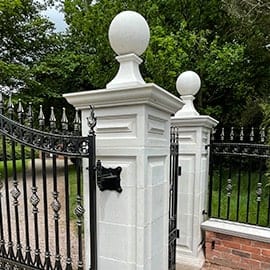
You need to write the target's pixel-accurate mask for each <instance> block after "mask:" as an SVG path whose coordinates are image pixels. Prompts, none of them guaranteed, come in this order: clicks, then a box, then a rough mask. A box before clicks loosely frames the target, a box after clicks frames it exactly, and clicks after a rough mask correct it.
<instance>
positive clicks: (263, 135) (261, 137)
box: [260, 128, 266, 143]
mask: <svg viewBox="0 0 270 270" xmlns="http://www.w3.org/2000/svg"><path fill="white" fill-rule="evenodd" d="M265 137H266V136H265V128H262V129H261V130H260V139H261V143H264V142H265Z"/></svg>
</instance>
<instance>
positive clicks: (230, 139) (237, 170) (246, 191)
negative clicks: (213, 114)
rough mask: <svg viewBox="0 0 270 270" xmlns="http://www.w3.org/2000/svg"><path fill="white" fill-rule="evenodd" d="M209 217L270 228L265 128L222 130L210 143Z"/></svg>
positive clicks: (269, 148)
mask: <svg viewBox="0 0 270 270" xmlns="http://www.w3.org/2000/svg"><path fill="white" fill-rule="evenodd" d="M210 154H211V156H210V179H209V210H208V213H209V216H210V217H215V218H219V219H226V220H231V221H237V222H243V223H248V224H254V225H260V226H267V227H269V226H270V211H269V210H270V177H269V176H270V174H269V173H270V168H269V163H268V162H269V160H270V145H269V144H267V131H266V130H265V129H254V128H250V129H249V130H247V129H245V128H243V127H242V128H230V129H225V128H221V129H218V130H214V131H213V134H212V137H211V144H210Z"/></svg>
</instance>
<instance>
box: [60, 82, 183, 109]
mask: <svg viewBox="0 0 270 270" xmlns="http://www.w3.org/2000/svg"><path fill="white" fill-rule="evenodd" d="M63 96H64V97H65V98H66V99H67V101H68V102H69V103H70V104H72V105H73V106H75V107H76V108H78V109H86V108H89V105H90V104H91V105H92V106H94V107H95V108H108V107H116V106H130V105H138V104H142V105H149V106H152V107H154V108H157V109H159V110H162V111H166V112H168V113H170V114H174V113H175V112H176V111H178V110H179V108H182V107H183V105H184V104H183V102H182V101H181V100H180V99H179V98H177V97H175V96H174V95H172V94H171V93H169V92H167V91H166V90H164V89H163V88H161V87H159V86H158V85H156V84H154V83H147V84H145V85H141V86H136V87H129V88H118V89H100V90H90V91H83V92H75V93H69V94H64V95H63Z"/></svg>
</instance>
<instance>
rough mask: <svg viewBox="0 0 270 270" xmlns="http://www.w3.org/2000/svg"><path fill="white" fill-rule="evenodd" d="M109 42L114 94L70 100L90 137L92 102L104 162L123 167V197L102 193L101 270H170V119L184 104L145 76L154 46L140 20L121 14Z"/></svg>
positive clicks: (77, 96) (110, 89) (110, 86)
mask: <svg viewBox="0 0 270 270" xmlns="http://www.w3.org/2000/svg"><path fill="white" fill-rule="evenodd" d="M109 38H110V43H111V45H112V47H113V49H114V51H115V52H116V53H117V54H118V55H119V56H118V57H117V58H116V59H117V60H118V61H119V62H120V68H119V71H118V74H117V75H116V77H115V78H114V79H113V80H112V81H111V82H110V83H109V84H107V89H103V90H94V91H87V92H79V93H72V94H67V95H65V97H66V98H67V100H68V101H69V102H70V103H71V104H73V105H74V106H75V107H76V108H79V109H81V110H82V119H83V132H84V134H85V133H86V132H87V130H88V128H87V126H86V121H85V118H86V117H87V116H88V113H89V112H88V110H89V104H92V105H93V106H94V108H95V113H96V116H97V126H96V144H97V159H100V160H101V161H102V165H103V166H105V167H112V168H115V167H117V166H121V167H122V173H121V187H122V189H123V191H122V193H118V192H116V191H108V190H106V191H103V192H100V191H98V194H97V209H98V212H97V216H98V267H99V268H98V269H101V270H131V269H132V270H135V269H136V270H139V269H140V270H146V269H147V270H150V269H152V270H166V269H168V195H169V154H170V150H169V149H170V124H171V117H170V116H171V114H174V113H175V112H176V111H177V110H178V109H179V107H181V106H182V102H181V101H180V99H178V98H176V97H175V96H173V95H171V94H170V93H168V92H166V91H165V90H163V89H162V88H160V87H158V86H157V85H155V84H146V83H145V82H144V81H143V79H142V77H141V75H140V72H139V63H140V62H141V59H140V58H139V57H138V55H140V54H142V53H143V52H144V51H145V49H146V47H147V45H148V41H149V28H148V25H147V23H146V21H145V20H144V18H143V17H142V16H141V15H139V14H138V13H135V12H130V11H126V12H122V13H120V14H119V15H117V16H116V17H115V19H114V20H113V22H112V24H111V26H110V31H109ZM85 190H87V189H85ZM85 198H86V199H87V194H85ZM86 234H87V232H86ZM86 269H88V268H87V266H86Z"/></svg>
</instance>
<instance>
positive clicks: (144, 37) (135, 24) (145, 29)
mask: <svg viewBox="0 0 270 270" xmlns="http://www.w3.org/2000/svg"><path fill="white" fill-rule="evenodd" d="M149 39H150V30H149V26H148V24H147V22H146V20H145V19H144V17H143V16H142V15H140V14H139V13H137V12H135V11H123V12H121V13H119V14H118V15H116V17H115V18H114V19H113V20H112V22H111V25H110V28H109V41H110V44H111V47H112V49H113V50H114V51H115V52H116V53H117V54H118V55H126V54H130V53H134V54H136V55H138V56H140V55H141V54H143V53H144V51H145V50H146V48H147V46H148V43H149Z"/></svg>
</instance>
